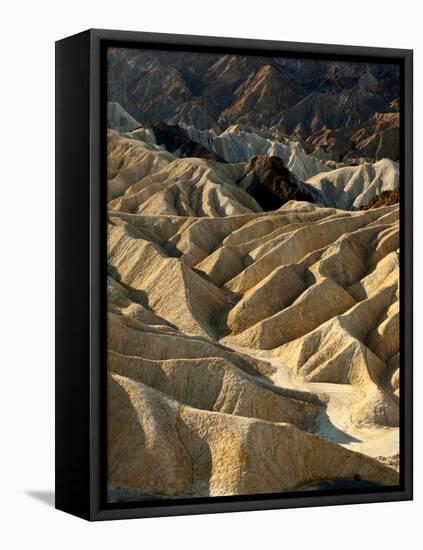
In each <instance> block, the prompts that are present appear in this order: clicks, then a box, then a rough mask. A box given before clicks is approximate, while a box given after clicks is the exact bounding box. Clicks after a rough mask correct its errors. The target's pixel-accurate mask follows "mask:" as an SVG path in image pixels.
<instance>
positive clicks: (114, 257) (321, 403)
mask: <svg viewBox="0 0 423 550" xmlns="http://www.w3.org/2000/svg"><path fill="white" fill-rule="evenodd" d="M135 132H138V130H136V131H135ZM141 138H142V139H141ZM150 138H151V141H146V139H150ZM109 159H110V160H109V181H108V184H109V203H108V206H109V226H108V274H109V281H108V309H109V317H108V350H109V352H108V371H109V398H108V427H109V430H108V436H109V448H108V471H109V481H110V483H111V484H112V486H113V487H116V488H117V489H118V490H121V489H122V490H128V491H140V492H142V493H148V494H153V495H159V496H161V497H167V498H175V497H189V496H210V495H211V496H217V495H236V494H253V493H272V492H283V491H292V490H302V488H304V487H306V486H307V485H309V484H311V483H313V482H317V481H321V480H353V479H354V478H357V477H359V478H360V479H362V480H367V481H371V482H374V483H377V484H382V485H395V484H397V483H398V482H399V478H398V472H397V471H396V470H395V469H394V468H392V467H390V464H391V465H392V461H391V462H390V461H389V457H392V456H395V455H396V454H397V453H398V452H399V436H398V425H399V399H400V397H399V391H400V388H399V365H400V361H399V298H400V297H399V205H398V204H393V205H387V206H381V207H374V208H370V209H368V210H356V211H349V210H341V209H339V208H336V207H322V206H320V205H318V204H315V203H311V202H307V201H295V200H289V201H288V202H286V203H285V204H283V205H282V206H281V208H279V209H278V210H273V211H269V212H263V211H262V209H261V208H260V206H259V205H258V204H257V202H256V201H255V200H254V198H252V197H251V196H250V195H249V194H248V193H247V192H246V191H245V189H243V188H242V186H240V185H237V181H239V179H240V178H241V177H242V175H243V174H245V173H246V163H237V164H230V163H221V162H220V163H219V162H216V161H212V160H205V159H198V158H178V157H176V155H174V154H172V153H169V152H168V151H166V150H165V149H164V148H162V147H160V146H159V145H157V143H154V140H153V138H152V136H151V135H149V134H148V133H146V132H145V129H140V130H139V135H138V138H135V137H128V135H125V136H122V135H118V134H117V133H116V132H111V133H110V136H109ZM351 168H353V169H356V168H357V167H351ZM334 172H336V171H334ZM334 172H329V174H333V173H334ZM359 187H360V186H359ZM360 189H361V187H360ZM376 457H382V458H376Z"/></svg>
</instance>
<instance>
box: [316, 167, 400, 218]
mask: <svg viewBox="0 0 423 550" xmlns="http://www.w3.org/2000/svg"><path fill="white" fill-rule="evenodd" d="M306 182H307V184H309V185H310V186H312V187H314V188H315V189H317V190H318V191H319V192H321V193H322V194H323V195H324V196H325V197H326V199H327V201H328V203H329V204H332V205H333V206H336V207H337V208H344V209H346V210H351V209H358V208H361V207H362V206H365V205H366V204H367V203H368V202H369V201H370V200H371V199H373V198H374V197H376V196H377V195H379V194H380V193H382V192H384V191H393V190H395V189H397V188H398V186H399V166H398V164H397V163H395V162H393V161H392V160H389V159H383V160H380V161H378V162H375V163H364V164H360V165H358V166H345V167H343V168H338V169H336V170H332V171H331V172H328V173H324V174H317V175H315V176H312V177H311V178H309V179H307V180H306Z"/></svg>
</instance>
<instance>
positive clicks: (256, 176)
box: [246, 155, 323, 211]
mask: <svg viewBox="0 0 423 550" xmlns="http://www.w3.org/2000/svg"><path fill="white" fill-rule="evenodd" d="M247 174H249V175H250V177H251V175H252V181H251V183H250V184H249V185H248V187H247V188H246V189H247V191H248V193H249V194H250V195H251V196H252V197H254V199H255V200H256V201H257V202H258V203H259V205H260V206H261V207H262V208H263V210H265V211H270V210H277V209H278V208H280V207H281V206H282V205H284V204H285V203H286V202H288V201H290V200H297V201H308V202H314V203H315V202H320V201H319V198H320V197H319V196H318V193H317V192H316V191H315V190H314V189H311V188H310V187H309V186H308V185H307V184H305V183H303V182H301V181H300V180H299V179H298V178H297V177H296V176H295V175H294V174H292V173H291V172H290V171H289V170H288V168H286V166H285V165H284V163H283V162H282V160H281V159H280V158H279V157H268V156H266V155H256V156H255V157H253V158H252V159H251V160H250V162H249V165H248V167H247ZM322 199H323V197H322Z"/></svg>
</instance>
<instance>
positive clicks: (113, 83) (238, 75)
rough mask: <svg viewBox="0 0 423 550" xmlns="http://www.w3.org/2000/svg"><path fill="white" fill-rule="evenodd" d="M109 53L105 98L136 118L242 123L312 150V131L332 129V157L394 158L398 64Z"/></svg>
mask: <svg viewBox="0 0 423 550" xmlns="http://www.w3.org/2000/svg"><path fill="white" fill-rule="evenodd" d="M108 55H109V57H108V98H109V100H110V101H112V102H116V103H119V104H120V105H121V106H122V108H123V109H124V110H125V111H126V112H127V113H128V114H129V115H130V116H131V117H133V118H134V119H135V120H137V121H139V122H140V124H147V123H155V122H159V121H164V122H167V123H168V124H178V125H182V126H193V127H195V128H197V129H198V130H209V129H211V130H213V131H215V132H216V133H219V132H221V131H225V130H226V129H227V128H228V127H229V126H231V125H233V124H245V125H248V126H251V127H253V128H255V129H256V130H268V129H271V128H272V129H274V130H275V131H278V132H279V133H280V134H281V135H285V136H288V137H290V138H294V139H297V140H300V141H307V142H308V145H309V147H310V148H311V149H313V148H314V147H318V145H317V144H316V139H315V138H313V136H315V135H316V133H318V132H322V131H326V130H332V131H336V132H337V134H338V135H339V137H340V139H339V140H338V142H336V143H335V144H332V153H333V157H336V158H337V160H342V159H343V158H344V156H347V158H357V157H366V158H367V157H369V158H371V159H372V160H379V159H380V158H383V157H384V156H385V157H386V156H387V157H388V158H391V159H392V160H397V159H398V158H399V128H398V122H396V121H395V118H397V119H398V115H397V114H396V115H395V114H394V115H393V116H391V117H390V116H389V115H390V114H393V113H398V108H399V101H398V97H399V84H398V83H399V78H398V67H397V66H396V65H383V66H381V65H372V64H364V63H347V62H342V63H340V62H331V61H317V60H294V59H283V58H266V57H261V56H238V55H228V54H226V55H221V54H207V53H204V54H198V53H191V52H171V51H154V50H138V49H137V50H135V49H122V48H119V49H115V48H111V49H110V50H109V54H108ZM122 81H124V82H126V84H127V85H126V86H121V83H122ZM381 118H382V119H385V127H384V128H383V129H381V128H380V126H381ZM338 144H339V147H338ZM346 145H348V147H347V150H346Z"/></svg>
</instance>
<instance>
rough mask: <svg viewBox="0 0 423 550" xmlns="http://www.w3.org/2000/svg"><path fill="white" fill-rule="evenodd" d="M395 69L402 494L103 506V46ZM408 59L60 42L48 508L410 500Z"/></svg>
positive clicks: (221, 46) (153, 40) (175, 41)
mask: <svg viewBox="0 0 423 550" xmlns="http://www.w3.org/2000/svg"><path fill="white" fill-rule="evenodd" d="M111 45H113V46H126V47H128V46H132V47H139V48H154V49H171V50H175V49H176V50H178V49H179V50H180V49H183V50H189V51H207V52H225V53H228V52H232V53H243V54H249V55H257V54H260V55H270V56H275V55H279V56H285V57H300V58H304V57H307V58H318V59H331V60H334V59H339V60H346V61H351V60H354V61H365V62H378V63H383V62H385V63H387V62H389V63H398V64H399V65H400V74H401V96H400V97H401V99H400V101H401V108H400V112H401V175H400V178H401V185H400V199H401V201H400V215H401V230H400V239H401V260H400V288H401V308H400V315H401V334H400V339H401V369H400V370H401V388H402V389H401V400H400V401H401V428H400V457H401V473H400V485H399V486H398V487H378V488H372V489H363V490H360V492H358V490H356V489H355V490H342V491H330V492H327V491H326V492H325V491H315V492H312V493H307V494H304V493H298V492H297V493H283V494H267V495H252V496H251V495H250V496H237V497H212V498H204V499H202V498H196V499H183V500H182V499H181V500H167V501H157V502H156V501H146V502H140V503H126V504H107V503H106V499H105V481H106V448H105V445H106V412H105V400H106V389H105V380H106V377H105V370H106V368H105V365H106V362H105V361H106V360H105V353H106V341H105V339H106V315H105V308H106V261H105V250H106V208H105V204H106V203H105V183H104V182H105V135H106V127H105V126H106V113H105V105H106V103H105V71H106V67H105V59H106V58H105V48H106V47H107V46H111ZM412 75H413V52H412V50H405V49H387V48H374V47H371V48H369V47H361V46H360V47H358V46H339V45H337V46H335V45H325V44H307V43H292V42H277V41H267V40H249V39H237V38H216V37H205V36H185V35H176V34H157V33H143V32H127V31H112V30H99V29H91V30H87V31H85V32H82V33H80V34H76V35H74V36H71V37H68V38H65V39H63V40H59V41H58V42H56V386H55V389H56V434H55V435H56V508H58V509H59V510H63V511H65V512H68V513H70V514H74V515H76V516H79V517H82V518H84V519H87V520H91V521H92V520H108V519H122V518H140V517H153V516H172V515H185V514H202V513H215V512H231V511H247V510H268V509H275V508H280V509H282V508H296V507H308V506H322V505H325V506H328V505H340V504H358V503H368V502H385V501H402V500H410V499H412V495H413V490H412V487H413V457H412V450H413V447H412V437H413V435H412V434H413V380H412V378H413V374H412V362H413V357H412V353H413V352H412V349H413V325H412V323H413V320H412V315H413V310H412V308H413V306H412V299H413V279H412V277H413V272H412V262H413V259H412V251H413V248H412V247H413V241H412V239H413V191H412V177H413V129H412V119H413V105H412V101H413V96H412V94H413V76H412Z"/></svg>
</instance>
